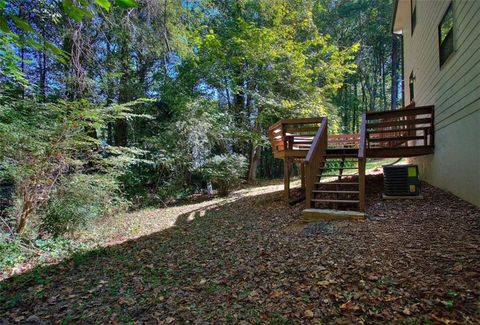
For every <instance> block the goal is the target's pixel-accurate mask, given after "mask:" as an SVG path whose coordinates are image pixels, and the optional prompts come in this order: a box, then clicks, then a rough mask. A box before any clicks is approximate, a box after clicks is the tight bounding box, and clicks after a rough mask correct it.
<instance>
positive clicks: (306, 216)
mask: <svg viewBox="0 0 480 325" xmlns="http://www.w3.org/2000/svg"><path fill="white" fill-rule="evenodd" d="M364 219H365V213H363V212H358V211H342V210H332V209H305V210H303V211H302V217H301V220H302V221H303V222H317V221H335V220H364Z"/></svg>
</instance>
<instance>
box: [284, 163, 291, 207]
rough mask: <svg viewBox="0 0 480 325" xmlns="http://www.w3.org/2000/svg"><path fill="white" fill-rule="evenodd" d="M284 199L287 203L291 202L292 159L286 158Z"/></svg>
mask: <svg viewBox="0 0 480 325" xmlns="http://www.w3.org/2000/svg"><path fill="white" fill-rule="evenodd" d="M283 185H284V192H283V198H284V200H285V201H287V202H288V201H289V200H290V158H287V157H285V159H284V160H283Z"/></svg>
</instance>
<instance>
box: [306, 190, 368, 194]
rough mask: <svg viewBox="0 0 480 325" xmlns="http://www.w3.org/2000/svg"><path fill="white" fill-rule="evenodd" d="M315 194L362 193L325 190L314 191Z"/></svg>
mask: <svg viewBox="0 0 480 325" xmlns="http://www.w3.org/2000/svg"><path fill="white" fill-rule="evenodd" d="M313 193H337V194H358V193H360V191H325V190H313Z"/></svg>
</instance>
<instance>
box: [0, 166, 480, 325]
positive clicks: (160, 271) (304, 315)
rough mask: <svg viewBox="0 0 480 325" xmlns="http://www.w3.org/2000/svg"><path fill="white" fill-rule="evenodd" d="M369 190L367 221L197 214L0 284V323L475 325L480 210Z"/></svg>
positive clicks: (239, 211) (253, 202)
mask: <svg viewBox="0 0 480 325" xmlns="http://www.w3.org/2000/svg"><path fill="white" fill-rule="evenodd" d="M367 188H368V189H369V192H368V195H367V207H368V211H367V214H368V217H369V218H368V219H367V220H366V221H357V222H336V223H331V222H324V223H318V224H315V225H309V226H308V227H306V228H302V227H300V226H299V225H298V221H297V220H298V216H299V214H300V211H301V209H302V207H303V205H302V204H299V205H297V206H295V207H290V206H288V205H286V204H285V203H283V202H282V201H281V200H280V198H281V193H280V192H278V191H274V192H272V191H270V192H269V191H263V192H259V193H257V194H255V193H253V194H252V193H250V194H248V192H240V193H237V194H235V195H234V197H233V198H231V199H229V200H227V201H221V200H220V201H219V202H220V203H218V204H215V205H208V204H205V205H202V206H201V207H200V208H198V209H197V210H193V211H191V210H189V211H188V212H186V213H183V214H181V215H179V216H177V217H176V218H175V219H176V220H175V226H173V227H168V228H165V229H163V230H161V231H158V232H155V233H152V234H150V235H147V236H143V237H139V238H136V239H134V240H130V241H126V242H121V243H118V244H115V245H111V246H108V247H105V248H102V249H99V250H96V251H93V252H91V253H89V254H83V255H76V256H74V257H73V258H72V259H71V260H68V261H65V262H63V263H61V264H58V265H53V266H48V267H43V268H40V267H38V268H35V269H33V270H31V271H29V272H27V273H24V274H22V275H18V276H15V277H13V278H10V279H8V280H5V281H3V282H2V283H1V284H0V319H4V322H5V323H9V322H13V323H15V322H21V323H25V322H27V321H30V322H32V323H41V322H46V323H50V322H53V321H60V320H62V321H63V322H65V323H70V322H80V323H92V322H101V323H108V322H111V323H125V322H131V321H139V322H144V321H145V322H151V323H160V324H165V323H166V324H169V323H171V324H175V323H187V322H191V323H196V324H203V323H240V324H251V323H272V324H284V323H336V324H352V323H379V324H383V323H391V322H397V323H405V324H423V323H432V324H436V323H439V324H455V323H458V324H479V323H480V297H479V295H480V210H479V209H478V208H475V207H473V206H472V205H470V204H468V203H466V202H464V201H462V200H460V199H458V198H456V197H454V196H452V195H450V194H448V193H446V192H443V191H441V190H439V189H436V188H433V187H431V186H429V185H427V184H424V185H423V194H424V196H425V199H424V200H409V201H405V200H401V201H382V200H381V199H380V197H381V190H382V177H381V175H376V176H369V177H368V178H367ZM276 189H278V188H276ZM222 202H223V203H222ZM162 211H163V210H162V209H159V210H158V212H157V213H155V211H152V212H151V213H150V218H152V219H154V218H159V219H160V218H162ZM0 323H1V321H0Z"/></svg>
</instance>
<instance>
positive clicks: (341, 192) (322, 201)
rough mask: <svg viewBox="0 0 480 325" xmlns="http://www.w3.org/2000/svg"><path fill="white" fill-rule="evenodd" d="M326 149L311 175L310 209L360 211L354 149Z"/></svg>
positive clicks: (355, 151)
mask: <svg viewBox="0 0 480 325" xmlns="http://www.w3.org/2000/svg"><path fill="white" fill-rule="evenodd" d="M345 151H346V150H339V149H330V150H328V149H327V154H326V155H325V157H324V158H325V159H324V160H323V163H322V164H321V167H320V168H319V170H318V173H317V175H315V178H316V179H315V183H314V188H313V190H312V195H311V200H312V203H311V206H312V208H322V209H340V210H360V206H359V204H360V198H359V196H360V188H359V182H358V175H359V170H358V168H359V160H358V150H356V149H349V150H347V152H345Z"/></svg>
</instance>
